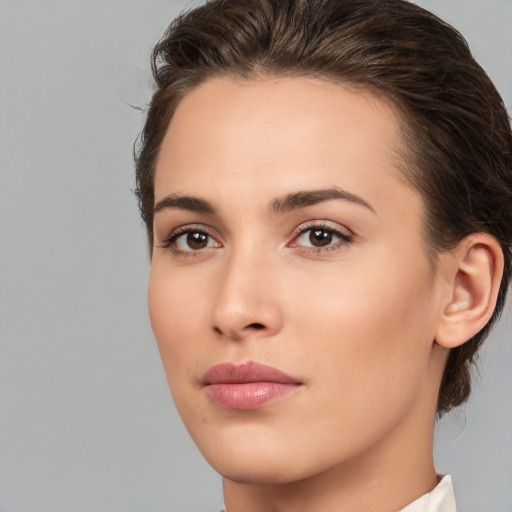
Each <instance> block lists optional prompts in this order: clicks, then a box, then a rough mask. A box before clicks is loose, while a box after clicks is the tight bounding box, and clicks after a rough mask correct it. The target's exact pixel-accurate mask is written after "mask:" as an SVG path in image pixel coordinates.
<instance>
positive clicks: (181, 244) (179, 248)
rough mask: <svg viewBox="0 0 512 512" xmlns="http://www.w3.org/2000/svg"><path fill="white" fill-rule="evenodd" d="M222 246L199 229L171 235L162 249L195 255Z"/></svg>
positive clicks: (186, 229)
mask: <svg viewBox="0 0 512 512" xmlns="http://www.w3.org/2000/svg"><path fill="white" fill-rule="evenodd" d="M221 246H222V245H221V244H220V243H219V242H217V240H215V238H213V237H212V236H211V235H210V234H209V233H207V232H206V231H204V230H202V229H197V228H180V229H179V230H176V231H174V232H173V233H171V234H170V235H169V237H168V238H167V239H166V240H165V241H164V242H163V244H162V247H164V248H170V249H172V250H173V251H174V252H175V253H178V254H183V253H194V252H198V251H201V250H204V249H209V248H212V247H221Z"/></svg>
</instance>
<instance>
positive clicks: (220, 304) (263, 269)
mask: <svg viewBox="0 0 512 512" xmlns="http://www.w3.org/2000/svg"><path fill="white" fill-rule="evenodd" d="M276 277H277V276H276V271H275V270H274V269H273V266H272V265H271V264H270V263H269V262H268V261H264V260H263V259H262V257H258V256H256V255H255V254H252V255H247V254H245V255H244V254H238V255H233V256H232V257H231V258H227V259H226V261H225V262H224V264H223V267H222V269H220V272H219V274H218V287H217V295H216V297H215V300H214V304H213V307H212V314H211V320H212V328H213V330H214V331H215V333H216V335H217V336H220V337H222V338H225V339H230V340H233V341H242V340H244V339H253V338H268V337H272V336H274V335H275V334H277V333H278V332H279V331H280V330H281V328H282V324H283V314H282V310H281V304H280V301H279V294H278V290H277V286H276V284H277V279H276Z"/></svg>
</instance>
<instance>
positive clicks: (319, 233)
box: [309, 229, 333, 247]
mask: <svg viewBox="0 0 512 512" xmlns="http://www.w3.org/2000/svg"><path fill="white" fill-rule="evenodd" d="M332 238H333V233H332V231H328V230H326V229H311V230H310V232H309V241H310V242H311V245H312V246H313V247H324V246H326V245H329V244H331V243H332Z"/></svg>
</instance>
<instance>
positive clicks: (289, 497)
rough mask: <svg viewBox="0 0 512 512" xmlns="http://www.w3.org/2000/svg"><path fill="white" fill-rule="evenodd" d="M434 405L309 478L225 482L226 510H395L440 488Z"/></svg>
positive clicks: (348, 511) (308, 511) (298, 511)
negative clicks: (373, 443)
mask: <svg viewBox="0 0 512 512" xmlns="http://www.w3.org/2000/svg"><path fill="white" fill-rule="evenodd" d="M434 411H435V404H433V405H432V410H431V411H429V412H428V416H427V415H425V408H424V407H423V410H420V413H421V414H420V418H418V416H416V415H413V417H412V418H411V419H410V420H409V421H405V422H403V423H401V424H400V425H399V426H398V427H397V428H396V429H395V430H394V431H393V432H391V433H390V435H389V436H387V438H386V439H385V440H384V441H382V442H381V443H380V444H379V445H378V446H372V447H370V448H369V449H368V450H367V453H364V454H359V455H358V456H357V460H351V461H345V462H343V463H342V464H339V465H337V466H335V467H331V468H329V469H327V470H326V471H323V472H322V473H318V474H315V475H314V476H311V477H310V478H306V479H304V480H300V481H295V482H289V483H279V484H272V483H268V484H252V483H250V482H249V483H248V482H235V481H233V480H230V479H227V478H224V479H223V489H224V502H225V505H226V512H261V511H262V510H265V511H266V512H306V511H307V512H325V511H326V510H329V511H332V512H368V510H371V511H372V512H396V511H397V510H401V509H402V508H404V507H406V506H407V505H408V504H409V503H411V502H412V501H414V500H415V499H417V498H419V497H420V496H422V495H423V494H425V493H427V492H429V491H431V490H432V489H433V488H434V487H435V486H436V484H437V476H436V472H435V469H434V461H433V456H432V445H433V431H434V421H433V419H432V418H433V416H434Z"/></svg>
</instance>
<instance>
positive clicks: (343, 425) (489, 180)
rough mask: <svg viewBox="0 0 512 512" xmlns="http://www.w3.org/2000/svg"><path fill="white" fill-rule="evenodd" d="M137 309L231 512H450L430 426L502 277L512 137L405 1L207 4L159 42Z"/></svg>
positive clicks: (474, 343) (462, 372)
mask: <svg viewBox="0 0 512 512" xmlns="http://www.w3.org/2000/svg"><path fill="white" fill-rule="evenodd" d="M153 64H154V68H153V69H154V77H155V81H156V90H155V93H154V95H153V99H152V103H151V106H150V109H149V112H148V116H147V120H146V125H145V127H144V131H143V134H142V138H141V144H140V148H139V150H138V154H137V162H136V163H137V183H138V190H137V192H138V197H139V201H140V208H141V213H142V217H143V219H144V221H145V222H146V226H147V229H148V238H149V241H150V247H151V254H152V268H151V276H150V283H149V311H150V317H151V322H152V327H153V331H154V334H155V337H156V340H157V342H158V345H159V349H160V353H161V356H162V360H163V363H164V367H165V370H166V374H167V378H168V381H169V386H170V389H171V392H172V394H173V398H174V401H175V403H176V406H177V408H178V411H179V413H180V415H181V417H182V419H183V421H184V423H185V425H186V427H187V428H188V430H189V432H190V434H191V436H192V438H193V439H194V441H195V442H196V444H197V446H198V447H199V449H200V450H201V452H202V453H203V455H204V456H205V458H206V459H207V460H208V461H209V462H210V464H211V465H212V466H213V467H214V468H215V469H216V470H217V471H218V472H219V473H220V474H221V475H222V476H223V488H224V499H225V505H226V511H227V512H239V511H243V512H251V511H253V510H254V511H256V510H258V511H261V510H269V511H270V510H272V511H274V510H275V511H287V510H294V511H300V510H308V511H317V510H318V511H326V510H327V511H335V510H350V511H351V512H354V511H368V510H372V511H383V512H384V511H396V510H406V511H407V512H416V511H434V510H436V511H437V510H438V511H452V510H455V503H454V499H453V493H452V489H451V480H450V478H449V477H444V478H443V477H442V476H440V475H437V474H436V471H435V468H434V462H433V457H432V438H433V426H434V419H435V416H436V414H438V415H441V414H443V413H444V412H446V411H448V410H450V409H452V408H453V407H456V406H458V405H460V404H461V403H463V402H464V401H465V400H467V398H468V396H469V393H470V373H469V371H470V368H471V364H472V362H473V359H474V356H475V353H476V352H477V350H478V348H479V346H480V345H481V343H482V342H483V340H484V339H485V336H486V335H487V333H488V331H489V329H490V328H491V326H492V324H493V323H494V322H495V320H496V319H497V317H498V316H499V313H500V311H501V310H502V308H503V304H504V300H505V295H506V291H507V287H508V283H509V281H510V275H511V270H512V263H511V261H512V255H511V245H512V207H511V204H512V136H511V132H510V125H509V122H508V117H507V114H506V110H505V108H504V106H503V103H502V101H501V98H500V97H499V94H498V93H497V91H496V89H495V88H494V86H493V85H492V83H491V82H490V80H489V79H488V77H487V76H486V75H485V73H484V72H483V70H482V69H481V68H480V67H479V66H478V64H477V63H476V62H475V61H474V60H473V58H472V56H471V55H470V52H469V50H468V48H467V46H466V44H465V42H464V40H463V39H462V37H461V36H460V35H459V34H458V33H457V32H455V30H454V29H452V28H451V27H449V26H447V25H446V24H444V23H443V22H442V21H440V20H439V19H437V18H436V17H434V16H433V15H432V14H430V13H428V12H426V11H424V10H423V9H421V8H419V7H417V6H415V5H414V4H411V3H409V2H406V1H403V0H385V1H378V0H377V1H373V0H372V1H370V0H347V1H343V2H339V1H338V0H313V1H305V0H284V1H283V0H264V1H261V0H242V1H237V0H231V1H230V0H227V1H222V0H216V1H212V2H208V3H207V4H206V5H204V6H202V7H199V8H197V9H195V10H192V11H190V12H189V13H188V14H185V15H183V16H182V17H180V18H178V19H177V20H176V21H175V22H174V23H173V24H172V25H171V27H170V28H169V30H168V31H167V33H166V34H165V36H164V38H163V39H162V41H161V42H160V43H159V44H158V45H157V47H156V48H155V50H154V55H153Z"/></svg>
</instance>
